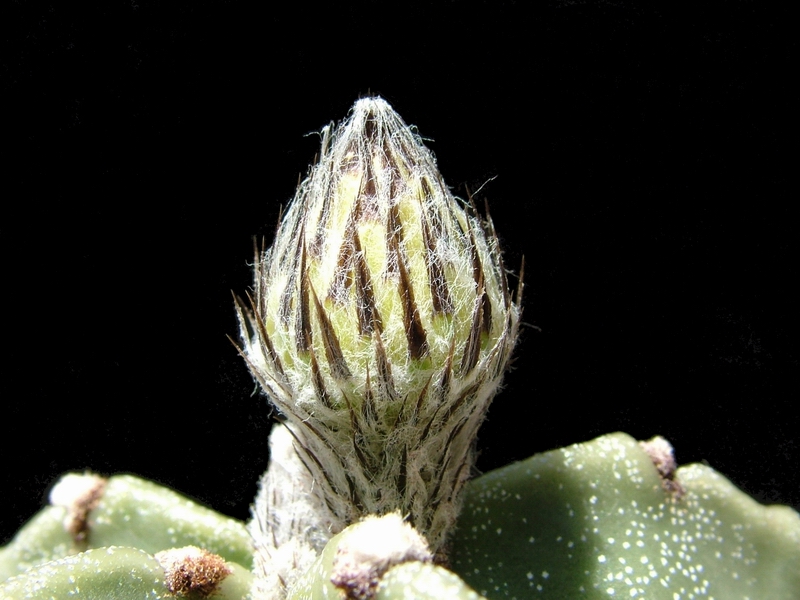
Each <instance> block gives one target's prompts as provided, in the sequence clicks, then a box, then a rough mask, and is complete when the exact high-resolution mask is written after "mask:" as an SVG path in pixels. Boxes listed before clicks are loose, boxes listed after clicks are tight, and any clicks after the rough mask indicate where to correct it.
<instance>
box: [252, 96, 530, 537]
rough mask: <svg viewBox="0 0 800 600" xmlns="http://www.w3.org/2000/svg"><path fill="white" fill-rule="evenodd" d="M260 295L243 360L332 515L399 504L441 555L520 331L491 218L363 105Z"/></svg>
mask: <svg viewBox="0 0 800 600" xmlns="http://www.w3.org/2000/svg"><path fill="white" fill-rule="evenodd" d="M254 291H255V293H254V296H253V297H252V298H251V299H250V303H249V306H246V305H245V304H244V303H242V302H240V301H237V310H238V314H239V320H240V323H241V329H242V340H243V345H244V347H243V351H242V353H243V354H244V356H245V358H246V360H247V362H248V365H249V367H250V369H251V371H252V372H253V374H254V376H255V377H256V378H257V379H258V381H259V382H260V383H261V385H262V386H263V388H264V390H265V391H266V392H267V394H268V395H269V396H270V398H271V399H272V402H273V403H274V404H275V406H276V407H277V408H278V410H279V411H280V413H281V415H282V416H283V417H284V418H285V421H286V426H287V428H288V429H289V431H290V432H291V434H292V436H293V440H294V447H295V449H296V451H297V454H298V455H299V457H300V459H301V460H302V463H303V464H304V465H305V467H306V468H307V469H308V471H309V473H310V474H311V476H312V478H313V481H314V482H315V487H314V489H313V493H314V494H317V495H318V498H319V504H320V506H323V507H325V510H326V511H329V512H328V514H327V516H326V517H325V519H326V522H328V523H330V522H331V519H330V515H333V516H334V519H333V521H332V522H334V523H335V525H334V528H338V529H341V528H343V527H344V526H346V525H347V524H350V523H352V522H354V521H356V520H358V519H359V518H360V517H362V516H364V515H367V514H385V513H388V512H391V511H394V510H398V509H399V510H400V511H401V512H402V513H403V514H407V515H409V520H410V522H411V523H412V524H413V525H414V526H415V527H417V528H418V529H419V530H421V531H422V532H423V533H424V534H425V535H426V536H427V539H428V541H429V543H430V545H431V549H432V550H433V551H434V552H437V551H438V550H440V549H441V545H442V543H443V541H444V538H445V535H446V533H447V530H448V528H449V527H450V526H451V525H452V524H453V522H454V520H455V517H456V513H457V509H458V498H459V493H460V491H461V489H462V486H463V484H464V482H465V481H466V480H467V479H468V477H469V476H470V471H471V468H472V465H473V461H474V453H473V441H474V438H475V434H476V432H477V430H478V427H479V425H480V423H481V421H482V420H483V418H484V414H485V412H486V409H487V407H488V405H489V403H490V401H491V399H492V396H493V395H494V393H495V391H496V390H497V387H498V385H499V383H500V380H501V378H502V376H503V372H504V371H505V369H506V366H507V364H508V361H509V357H510V354H511V351H512V349H513V347H514V343H515V341H516V337H517V327H518V323H519V316H520V305H519V293H518V294H517V296H518V297H517V299H516V301H512V298H511V294H510V293H509V290H508V286H507V282H506V274H505V270H504V267H503V263H502V260H501V256H500V250H499V247H498V241H497V237H496V236H495V233H494V228H493V226H492V224H491V221H488V220H487V221H483V220H481V219H480V218H479V217H478V216H477V215H476V211H475V210H474V207H472V206H468V205H464V204H463V203H462V202H460V201H458V200H457V199H456V198H454V197H453V195H452V194H451V192H450V190H449V189H448V188H447V186H446V185H445V183H444V181H443V180H442V177H441V175H440V174H439V171H438V169H437V167H436V162H435V160H434V158H433V156H432V155H431V153H430V152H429V151H428V150H427V149H426V148H425V147H424V146H423V144H422V142H421V140H420V138H419V137H418V136H417V135H416V134H415V133H414V132H413V131H412V129H411V128H409V127H408V126H407V125H406V124H405V123H404V122H403V121H402V120H401V119H400V117H399V116H398V115H397V113H395V112H394V110H392V108H391V107H390V106H389V105H388V104H387V103H386V102H385V101H384V100H382V99H380V98H367V99H363V100H359V101H358V102H357V103H356V104H355V106H354V107H353V109H352V111H351V114H350V116H349V118H348V119H347V121H345V122H344V123H343V124H341V125H340V126H339V127H338V128H336V129H332V128H331V127H326V128H325V129H324V130H323V132H322V151H321V155H320V159H319V162H318V163H317V164H316V165H315V166H314V167H313V168H312V169H311V172H310V174H309V176H308V178H307V179H306V180H305V181H303V183H301V184H300V187H299V189H298V190H297V194H296V196H295V198H294V200H293V202H292V204H291V206H290V207H289V209H288V211H287V212H286V214H285V215H284V217H283V220H282V222H281V224H280V226H279V228H278V231H277V235H276V238H275V241H274V244H273V246H272V247H271V248H270V249H269V250H266V251H265V252H263V253H262V254H261V255H260V256H258V257H257V259H256V264H255V283H254ZM267 520H268V519H267ZM309 527H311V528H313V525H309ZM331 533H332V534H333V533H336V531H333V532H331Z"/></svg>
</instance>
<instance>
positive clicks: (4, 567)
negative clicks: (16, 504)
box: [0, 506, 75, 581]
mask: <svg viewBox="0 0 800 600" xmlns="http://www.w3.org/2000/svg"><path fill="white" fill-rule="evenodd" d="M73 548H74V542H73V540H72V536H70V534H69V533H67V531H66V529H64V509H62V508H60V507H56V506H47V507H45V508H43V509H42V510H40V511H39V512H38V513H37V514H36V515H34V517H33V518H32V519H31V520H30V521H28V522H27V523H26V524H25V525H24V526H23V527H22V529H20V530H19V531H18V532H17V535H16V536H14V539H13V540H12V541H11V542H10V543H9V544H8V545H7V546H4V547H2V548H0V581H5V580H6V579H8V578H9V577H13V576H14V575H17V574H19V573H22V572H24V571H27V570H28V569H29V568H31V567H33V566H35V565H38V564H41V563H43V562H47V561H48V560H52V559H54V558H60V557H62V556H67V555H68V554H72V553H74V552H75V551H74V550H73Z"/></svg>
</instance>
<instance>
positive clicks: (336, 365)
mask: <svg viewBox="0 0 800 600" xmlns="http://www.w3.org/2000/svg"><path fill="white" fill-rule="evenodd" d="M311 297H312V298H313V299H314V306H315V308H316V309H317V319H318V320H319V329H320V332H321V333H322V345H323V347H324V349H325V358H327V359H328V364H329V365H330V367H331V375H332V376H333V378H334V379H340V380H342V379H349V378H350V377H352V373H350V369H349V368H348V367H347V361H346V360H345V359H344V354H343V353H342V346H341V345H340V344H339V338H338V337H337V336H336V331H335V330H334V328H333V325H332V324H331V321H330V319H329V318H328V313H327V312H325V308H323V306H322V303H321V302H320V301H319V298H317V293H316V292H315V291H314V288H313V287H312V288H311Z"/></svg>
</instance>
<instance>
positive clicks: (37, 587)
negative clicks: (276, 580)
mask: <svg viewBox="0 0 800 600" xmlns="http://www.w3.org/2000/svg"><path fill="white" fill-rule="evenodd" d="M227 564H228V569H229V571H230V573H229V574H228V575H227V576H226V577H225V579H224V580H223V581H222V582H221V583H220V584H219V586H218V589H217V590H216V591H215V592H213V593H211V594H210V595H203V594H199V593H196V592H195V593H190V594H187V595H185V596H184V597H185V598H187V599H188V600H200V599H201V598H208V599H209V600H242V599H244V598H246V597H247V595H248V592H249V589H250V586H251V584H252V576H251V574H250V572H249V571H248V570H247V569H245V568H243V567H242V566H240V565H236V564H234V563H227ZM0 598H2V600H54V599H55V600H60V599H67V598H81V599H82V600H170V599H174V598H175V594H174V593H172V592H171V591H170V589H169V587H168V585H167V582H166V580H165V573H164V568H163V567H162V565H161V564H160V563H159V562H158V560H156V558H154V557H153V556H151V555H150V554H148V553H147V552H145V551H144V550H139V549H136V548H123V547H109V548H95V549H93V550H88V551H86V552H82V553H80V554H75V555H73V556H68V557H65V558H61V559H59V560H55V561H51V562H47V563H44V564H41V565H38V566H36V567H33V568H32V569H30V570H28V571H27V572H26V573H25V574H23V575H18V576H16V577H12V578H11V579H8V580H7V581H6V582H5V583H2V584H0Z"/></svg>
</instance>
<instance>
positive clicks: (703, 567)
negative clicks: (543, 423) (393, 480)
mask: <svg viewBox="0 0 800 600" xmlns="http://www.w3.org/2000/svg"><path fill="white" fill-rule="evenodd" d="M676 480H677V481H678V483H680V484H681V485H682V486H683V488H684V490H685V494H684V495H683V496H679V495H677V494H676V493H674V492H668V491H666V490H665V489H664V488H663V487H662V485H661V480H660V479H659V475H658V473H657V471H656V469H655V467H654V466H653V464H652V462H651V461H650V459H649V457H648V456H647V454H646V453H645V452H644V451H643V450H642V448H641V447H640V446H639V444H638V443H637V442H636V441H635V440H634V439H632V438H631V437H630V436H627V435H625V434H621V433H617V434H613V435H608V436H604V437H601V438H598V439H596V440H594V441H591V442H587V443H584V444H576V445H574V446H569V447H567V448H563V449H561V450H554V451H552V452H547V453H544V454H541V455H537V456H534V457H532V458H530V459H528V460H526V461H523V462H519V463H515V464H512V465H509V466H507V467H505V468H502V469H498V470H497V471H493V472H491V473H488V474H486V475H484V476H482V477H480V478H478V479H476V480H475V481H473V482H472V483H471V484H470V485H469V486H468V491H467V493H466V498H465V504H464V509H463V512H462V514H461V517H460V519H459V522H458V529H457V531H456V533H455V535H454V538H453V542H452V551H451V559H452V565H453V568H454V570H455V571H456V572H457V573H459V574H460V575H461V577H463V578H464V580H465V581H466V582H467V583H468V584H470V585H471V586H473V587H474V588H475V589H477V590H478V591H480V592H481V593H482V594H483V595H484V596H487V597H488V598H493V599H500V598H517V599H519V600H522V599H523V598H546V599H566V598H570V599H572V598H598V599H599V598H604V599H608V598H626V599H628V598H647V599H648V600H662V599H663V600H676V599H678V598H680V599H690V598H716V599H717V600H735V599H748V598H749V599H752V600H755V599H762V598H769V599H774V600H784V599H785V600H796V599H797V598H800V515H798V514H797V513H796V512H794V511H793V510H791V509H789V508H787V507H765V506H762V505H760V504H758V503H757V502H755V501H754V500H752V499H751V498H750V497H748V496H746V495H745V494H744V493H742V492H741V491H739V490H738V489H736V488H735V487H734V486H733V485H732V484H731V483H730V482H729V481H728V480H726V479H725V478H724V477H722V476H721V475H719V474H718V473H716V472H715V471H714V470H713V469H710V468H708V467H703V466H700V465H690V466H688V467H684V468H681V469H679V470H678V472H677V475H676Z"/></svg>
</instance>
